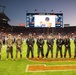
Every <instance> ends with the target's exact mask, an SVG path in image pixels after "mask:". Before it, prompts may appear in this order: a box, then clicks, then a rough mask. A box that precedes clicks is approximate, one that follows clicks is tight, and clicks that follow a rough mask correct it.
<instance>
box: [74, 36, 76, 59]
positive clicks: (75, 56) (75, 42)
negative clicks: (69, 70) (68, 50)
mask: <svg viewBox="0 0 76 75" xmlns="http://www.w3.org/2000/svg"><path fill="white" fill-rule="evenodd" d="M74 44H75V50H74V53H75V54H74V58H76V37H75V38H74Z"/></svg>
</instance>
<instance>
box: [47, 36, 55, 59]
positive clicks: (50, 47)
mask: <svg viewBox="0 0 76 75" xmlns="http://www.w3.org/2000/svg"><path fill="white" fill-rule="evenodd" d="M53 44H54V39H53V38H52V36H48V38H47V47H48V48H47V53H46V58H47V57H48V54H49V51H51V58H53Z"/></svg>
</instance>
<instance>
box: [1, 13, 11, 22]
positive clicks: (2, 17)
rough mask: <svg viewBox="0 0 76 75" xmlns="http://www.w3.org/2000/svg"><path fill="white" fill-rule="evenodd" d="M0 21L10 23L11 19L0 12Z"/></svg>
mask: <svg viewBox="0 0 76 75" xmlns="http://www.w3.org/2000/svg"><path fill="white" fill-rule="evenodd" d="M0 19H1V20H5V21H10V19H9V18H8V17H7V16H6V15H5V14H4V13H1V12H0Z"/></svg>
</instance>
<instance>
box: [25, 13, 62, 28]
mask: <svg viewBox="0 0 76 75" xmlns="http://www.w3.org/2000/svg"><path fill="white" fill-rule="evenodd" d="M26 27H63V14H62V13H54V14H52V13H27V14H26Z"/></svg>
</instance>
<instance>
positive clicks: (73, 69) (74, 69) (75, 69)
mask: <svg viewBox="0 0 76 75" xmlns="http://www.w3.org/2000/svg"><path fill="white" fill-rule="evenodd" d="M40 65H41V67H42V66H43V67H57V66H62V67H65V68H66V66H68V67H75V68H72V69H64V70H62V69H61V70H60V69H58V70H44V69H43V70H35V71H33V70H32V71H28V68H29V66H33V67H35V66H40ZM48 71H50V72H54V71H76V65H74V64H70V65H45V64H35V65H27V67H26V70H25V72H48Z"/></svg>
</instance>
